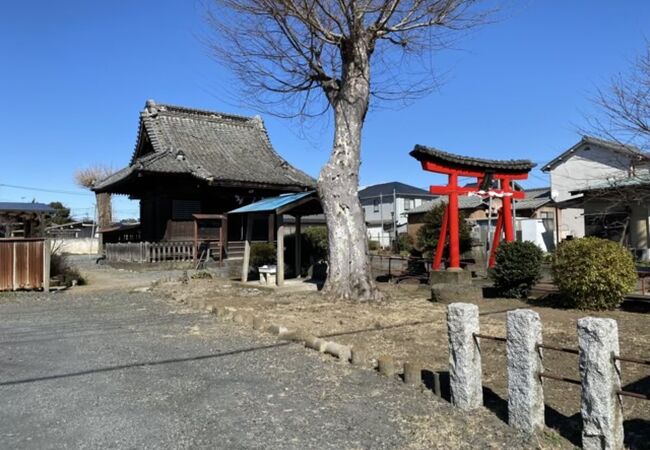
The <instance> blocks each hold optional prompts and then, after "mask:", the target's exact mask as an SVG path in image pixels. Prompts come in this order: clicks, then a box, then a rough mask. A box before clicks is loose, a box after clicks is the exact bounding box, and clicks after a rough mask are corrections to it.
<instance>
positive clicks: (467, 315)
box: [447, 303, 483, 411]
mask: <svg viewBox="0 0 650 450" xmlns="http://www.w3.org/2000/svg"><path fill="white" fill-rule="evenodd" d="M478 317H479V316H478V306H476V305H472V304H469V303H452V304H450V305H449V306H448V307H447V334H448V338H449V384H450V388H451V403H452V404H453V405H456V406H457V407H459V408H460V409H462V410H464V411H469V410H472V409H475V408H479V407H481V406H482V405H483V386H482V371H481V352H480V349H479V346H478V343H477V341H476V339H474V333H479V331H480V329H479V320H478Z"/></svg>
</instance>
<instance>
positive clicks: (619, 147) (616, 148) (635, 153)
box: [542, 136, 650, 172]
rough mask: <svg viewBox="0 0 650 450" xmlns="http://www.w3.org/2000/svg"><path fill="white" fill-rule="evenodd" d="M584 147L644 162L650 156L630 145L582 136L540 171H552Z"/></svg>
mask: <svg viewBox="0 0 650 450" xmlns="http://www.w3.org/2000/svg"><path fill="white" fill-rule="evenodd" d="M586 145H595V146H598V147H602V148H606V149H608V150H611V151H613V152H616V153H619V154H623V155H628V156H630V157H632V158H633V159H638V160H646V161H647V160H649V159H650V154H648V153H645V152H643V151H641V150H640V149H638V148H636V147H634V146H632V145H624V144H620V143H618V142H613V141H605V140H603V139H598V138H595V137H593V136H582V139H580V141H578V142H577V143H576V144H574V145H573V146H572V147H571V148H569V149H568V150H566V151H564V152H562V153H561V154H560V155H558V156H556V157H555V158H553V159H552V160H551V161H549V162H548V163H547V164H545V165H544V167H542V171H544V172H548V171H549V170H552V169H554V168H555V167H557V166H558V165H559V164H561V163H562V162H564V161H565V160H567V159H568V158H569V157H570V156H571V154H573V153H575V152H576V151H577V150H579V149H580V148H581V147H583V146H586Z"/></svg>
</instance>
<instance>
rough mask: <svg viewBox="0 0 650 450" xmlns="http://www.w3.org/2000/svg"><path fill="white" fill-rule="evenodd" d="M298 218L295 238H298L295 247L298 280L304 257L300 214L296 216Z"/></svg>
mask: <svg viewBox="0 0 650 450" xmlns="http://www.w3.org/2000/svg"><path fill="white" fill-rule="evenodd" d="M295 218H296V232H295V233H294V236H295V238H296V243H295V245H294V247H295V265H296V266H295V267H296V278H300V266H301V263H302V261H301V256H302V230H301V225H302V224H301V223H300V221H301V217H300V214H297V215H296V216H295Z"/></svg>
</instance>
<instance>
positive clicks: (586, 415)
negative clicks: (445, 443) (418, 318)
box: [447, 303, 650, 450]
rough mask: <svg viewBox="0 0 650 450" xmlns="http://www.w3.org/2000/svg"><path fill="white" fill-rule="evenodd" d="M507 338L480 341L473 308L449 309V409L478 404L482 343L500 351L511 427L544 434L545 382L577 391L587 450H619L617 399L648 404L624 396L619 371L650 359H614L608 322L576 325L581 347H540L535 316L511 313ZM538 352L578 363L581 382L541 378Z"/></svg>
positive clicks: (613, 332) (614, 330)
mask: <svg viewBox="0 0 650 450" xmlns="http://www.w3.org/2000/svg"><path fill="white" fill-rule="evenodd" d="M506 317H507V319H506V336H505V337H503V336H493V335H489V334H482V333H481V332H480V324H479V310H478V307H477V306H476V305H473V304H467V303H453V304H451V305H449V306H448V309H447V327H448V333H449V353H450V361H454V364H452V365H450V367H449V372H450V388H451V401H452V403H453V404H454V405H456V406H457V407H459V408H461V409H463V410H471V409H475V408H478V407H480V406H482V404H483V389H482V388H483V386H482V370H481V350H480V344H481V340H482V339H486V340H492V341H497V342H501V343H505V345H506V354H507V355H506V356H507V364H508V423H509V424H510V425H511V426H513V427H515V428H517V429H519V430H521V431H524V432H527V433H532V432H534V431H536V430H538V429H540V428H542V427H543V426H544V408H545V405H544V387H543V380H544V379H548V380H554V381H559V382H563V383H569V384H574V385H578V386H581V396H582V400H581V416H582V421H583V423H584V424H586V425H585V427H583V433H582V443H583V447H584V448H610V449H621V450H622V449H623V448H624V441H623V436H624V433H623V409H622V402H621V401H620V397H631V398H634V399H639V400H650V395H648V394H647V393H639V392H631V391H626V390H624V389H622V388H621V374H622V371H621V367H620V363H621V362H625V363H630V364H640V365H644V366H650V359H645V358H638V357H635V356H622V355H620V354H619V343H618V326H617V323H616V321H615V320H613V319H602V318H594V317H586V318H583V319H580V320H578V322H577V331H578V344H579V345H578V347H577V348H573V347H563V346H556V345H548V344H544V343H542V324H541V320H540V318H539V315H538V314H537V313H536V312H534V311H532V310H525V309H518V310H514V311H509V312H508V313H507V316H506ZM542 350H550V351H557V352H563V353H568V354H573V355H577V356H578V357H579V360H580V363H579V364H578V366H579V371H580V379H575V378H569V377H565V376H563V375H559V374H554V373H548V372H546V371H544V366H543V356H544V355H543V353H542Z"/></svg>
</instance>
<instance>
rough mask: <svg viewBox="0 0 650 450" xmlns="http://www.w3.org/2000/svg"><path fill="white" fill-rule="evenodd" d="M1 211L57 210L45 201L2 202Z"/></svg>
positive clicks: (48, 211) (42, 211)
mask: <svg viewBox="0 0 650 450" xmlns="http://www.w3.org/2000/svg"><path fill="white" fill-rule="evenodd" d="M0 211H1V212H30V213H48V214H49V213H53V212H55V211H56V210H55V209H54V208H52V207H51V206H49V205H46V204H45V203H31V202H30V203H23V202H0Z"/></svg>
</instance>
